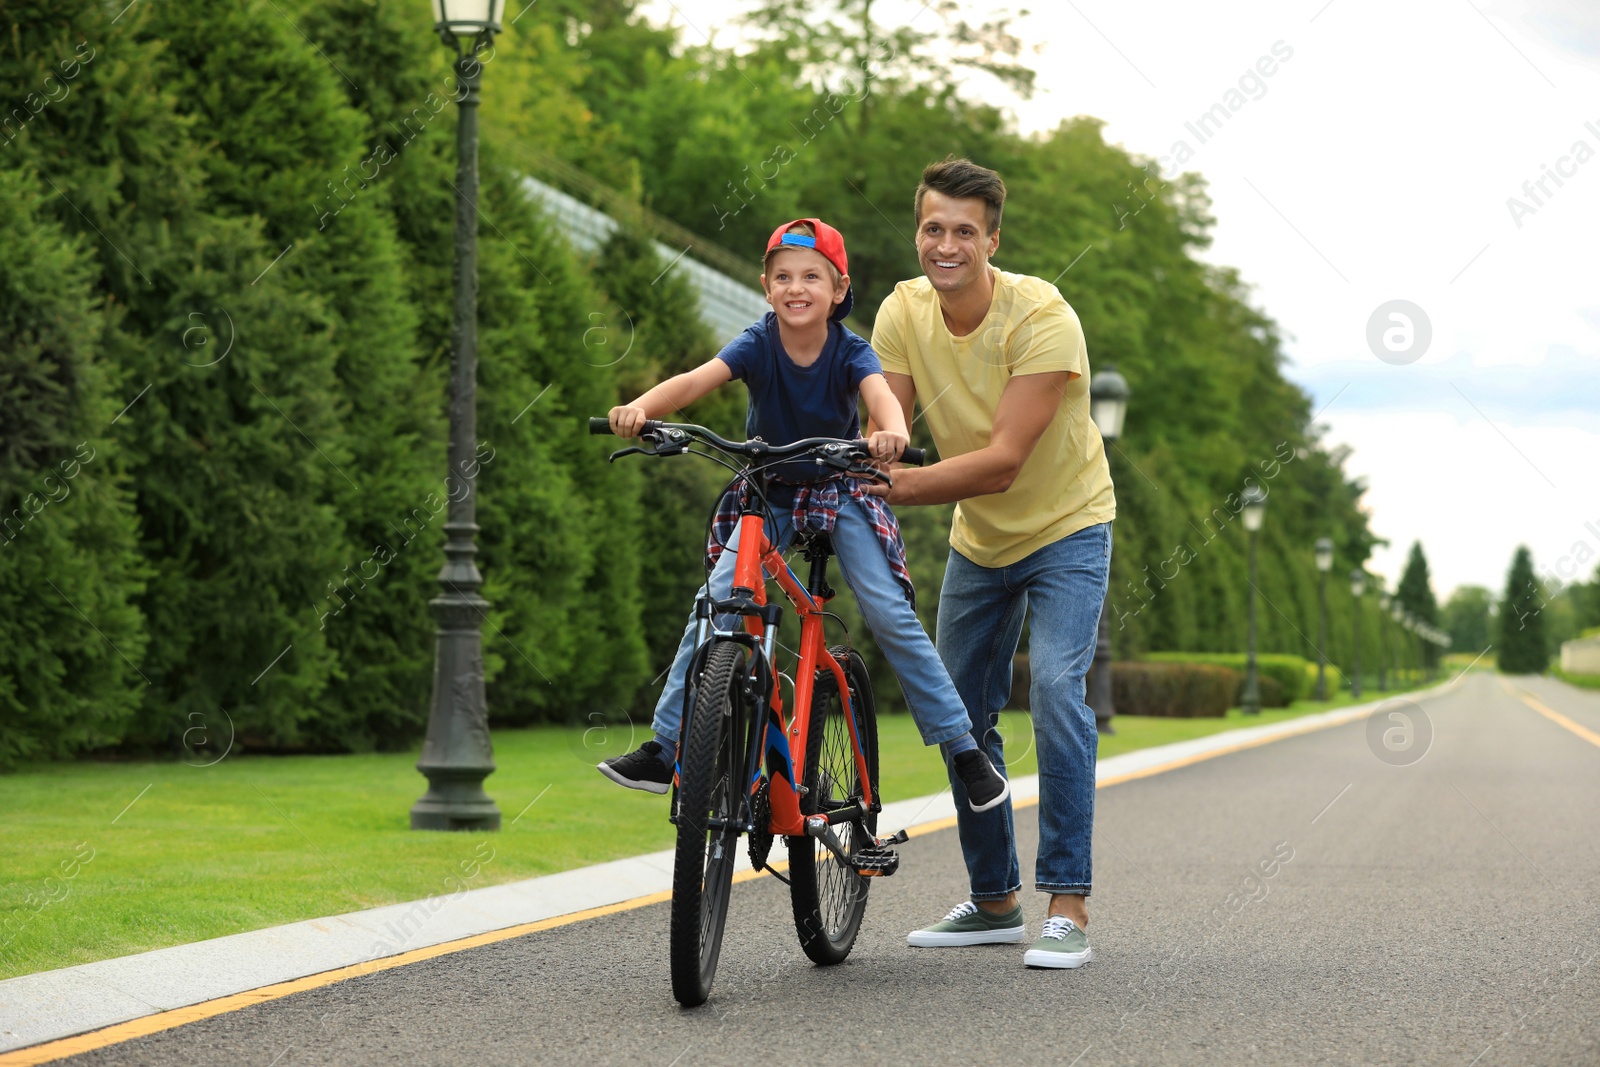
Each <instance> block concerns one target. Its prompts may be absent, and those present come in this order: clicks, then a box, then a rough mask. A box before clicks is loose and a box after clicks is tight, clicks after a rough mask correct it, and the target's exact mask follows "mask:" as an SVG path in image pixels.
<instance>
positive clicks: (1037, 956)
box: [1022, 915, 1094, 967]
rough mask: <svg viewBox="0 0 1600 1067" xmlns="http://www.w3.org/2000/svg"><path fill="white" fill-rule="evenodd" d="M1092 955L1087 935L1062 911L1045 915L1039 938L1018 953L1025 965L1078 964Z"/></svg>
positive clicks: (1066, 965) (1069, 965)
mask: <svg viewBox="0 0 1600 1067" xmlns="http://www.w3.org/2000/svg"><path fill="white" fill-rule="evenodd" d="M1092 959H1094V949H1092V948H1090V947H1089V935H1088V934H1085V933H1084V932H1083V931H1082V930H1080V929H1078V924H1077V923H1075V922H1073V921H1072V920H1071V919H1069V918H1067V917H1066V916H1065V915H1052V916H1050V918H1048V919H1046V920H1045V921H1044V931H1043V933H1041V934H1040V935H1039V940H1037V941H1035V942H1034V943H1033V947H1032V948H1030V949H1029V950H1028V951H1027V952H1024V953H1023V954H1022V962H1023V963H1024V964H1026V965H1027V966H1029V967H1082V966H1083V965H1084V964H1085V963H1088V962H1089V961H1090V960H1092Z"/></svg>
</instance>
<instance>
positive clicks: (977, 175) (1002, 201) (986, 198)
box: [914, 156, 1006, 233]
mask: <svg viewBox="0 0 1600 1067" xmlns="http://www.w3.org/2000/svg"><path fill="white" fill-rule="evenodd" d="M929 189H932V190H933V191H934V192H936V193H943V194H944V195H945V196H948V197H953V198H955V199H958V200H964V199H968V198H970V197H978V198H980V199H982V200H983V204H984V221H985V222H986V223H987V224H988V226H989V232H990V233H995V232H997V231H998V230H999V229H1000V213H1001V211H1002V210H1004V209H1005V206H1006V183H1005V182H1003V181H1001V180H1000V175H999V174H996V173H995V172H994V171H992V170H990V169H989V168H988V167H980V166H978V165H977V164H976V163H974V162H972V160H970V159H958V158H956V157H955V156H946V157H945V158H943V159H941V160H940V161H939V162H937V163H929V164H928V166H927V167H926V168H925V169H924V170H923V172H922V181H921V182H920V183H918V185H917V200H916V205H915V208H914V211H915V217H916V222H917V225H918V226H919V227H920V226H921V225H922V197H923V195H924V194H926V193H927V191H928V190H929Z"/></svg>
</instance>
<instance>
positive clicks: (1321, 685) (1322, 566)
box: [1316, 537, 1333, 700]
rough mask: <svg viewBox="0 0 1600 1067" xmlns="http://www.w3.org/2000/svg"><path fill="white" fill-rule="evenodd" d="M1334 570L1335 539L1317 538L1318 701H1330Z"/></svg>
mask: <svg viewBox="0 0 1600 1067" xmlns="http://www.w3.org/2000/svg"><path fill="white" fill-rule="evenodd" d="M1332 569H1333V539H1332V538H1331V537H1319V538H1317V692H1316V699H1317V700H1327V699H1328V572H1329V571H1331V570H1332Z"/></svg>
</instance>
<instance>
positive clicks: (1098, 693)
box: [1088, 363, 1132, 734]
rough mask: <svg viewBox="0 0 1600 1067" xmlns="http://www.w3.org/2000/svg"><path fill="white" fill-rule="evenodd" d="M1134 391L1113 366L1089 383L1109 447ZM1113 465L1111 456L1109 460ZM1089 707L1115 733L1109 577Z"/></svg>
mask: <svg viewBox="0 0 1600 1067" xmlns="http://www.w3.org/2000/svg"><path fill="white" fill-rule="evenodd" d="M1131 395H1132V390H1130V389H1129V388H1128V380H1127V379H1126V378H1124V377H1123V376H1122V375H1120V374H1118V373H1117V371H1116V368H1114V367H1113V366H1112V365H1111V364H1109V363H1108V364H1106V366H1105V367H1104V368H1103V369H1102V370H1101V371H1100V372H1099V373H1098V374H1095V375H1093V376H1092V377H1091V378H1090V381H1089V418H1091V419H1093V420H1094V424H1095V427H1096V428H1097V429H1099V431H1100V437H1101V438H1102V439H1103V440H1104V441H1105V443H1106V444H1107V445H1111V444H1115V443H1116V440H1117V438H1119V437H1121V436H1122V420H1123V419H1124V418H1125V417H1126V416H1127V414H1128V397H1129V396H1131ZM1106 462H1107V463H1110V462H1111V457H1110V456H1107V457H1106ZM1088 690H1089V692H1088V698H1089V706H1090V707H1091V708H1093V709H1094V725H1095V729H1097V730H1098V731H1100V732H1101V733H1103V734H1111V733H1115V732H1116V731H1115V730H1113V729H1112V728H1111V717H1112V716H1113V715H1115V714H1116V707H1115V706H1114V705H1113V703H1112V698H1111V582H1110V577H1109V576H1107V581H1106V595H1105V596H1104V597H1103V598H1102V599H1101V601H1100V625H1099V627H1098V629H1097V631H1096V635H1095V641H1094V662H1093V663H1092V664H1091V665H1090V667H1089V685H1088Z"/></svg>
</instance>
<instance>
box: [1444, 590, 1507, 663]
mask: <svg viewBox="0 0 1600 1067" xmlns="http://www.w3.org/2000/svg"><path fill="white" fill-rule="evenodd" d="M1494 608H1495V604H1494V594H1493V593H1491V592H1490V591H1489V590H1487V589H1485V588H1484V587H1483V586H1481V585H1463V586H1458V587H1457V588H1456V590H1455V591H1454V592H1453V593H1451V594H1450V597H1449V599H1447V600H1446V601H1445V602H1444V607H1443V608H1442V609H1441V612H1440V614H1441V616H1442V618H1443V625H1444V628H1445V630H1446V631H1448V632H1449V634H1450V644H1451V647H1453V648H1455V649H1457V650H1458V651H1465V652H1474V653H1476V652H1478V651H1481V650H1483V649H1485V648H1488V647H1489V645H1490V643H1491V642H1492V641H1493V640H1494V636H1493V635H1494V632H1495V631H1494V628H1493V619H1494Z"/></svg>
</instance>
